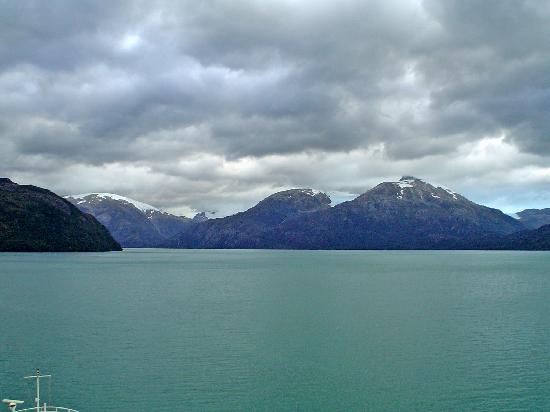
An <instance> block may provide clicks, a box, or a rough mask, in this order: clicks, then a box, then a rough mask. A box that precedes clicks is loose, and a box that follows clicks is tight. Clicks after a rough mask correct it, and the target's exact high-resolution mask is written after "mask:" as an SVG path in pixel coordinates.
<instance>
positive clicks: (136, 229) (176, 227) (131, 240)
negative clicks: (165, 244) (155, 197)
mask: <svg viewBox="0 0 550 412" xmlns="http://www.w3.org/2000/svg"><path fill="white" fill-rule="evenodd" d="M65 198H66V199H67V200H69V201H70V202H71V203H73V204H74V205H76V206H77V207H78V208H79V209H80V210H82V211H83V212H86V213H89V214H91V215H93V216H94V217H95V218H96V219H97V220H99V221H100V222H101V223H102V224H103V225H104V226H105V227H106V228H107V229H108V230H109V232H110V233H111V234H112V235H113V237H114V238H115V239H116V240H117V241H118V242H119V243H120V244H121V245H122V246H123V247H155V246H157V245H158V244H159V243H160V242H162V241H165V240H166V239H168V238H170V237H172V236H174V235H176V234H178V233H180V232H182V231H184V230H185V229H186V228H187V227H188V226H189V224H191V222H192V220H191V219H189V218H187V217H183V216H174V215H172V214H170V213H167V212H164V211H162V210H160V209H158V208H156V207H154V206H151V205H149V204H147V203H143V202H140V201H137V200H134V199H131V198H128V197H125V196H120V195H117V194H114V193H84V194H79V195H70V196H65Z"/></svg>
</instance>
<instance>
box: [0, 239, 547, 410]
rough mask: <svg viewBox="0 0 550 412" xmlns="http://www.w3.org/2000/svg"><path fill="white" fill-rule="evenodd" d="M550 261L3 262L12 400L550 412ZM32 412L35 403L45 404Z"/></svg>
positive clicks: (301, 256) (0, 347) (2, 371)
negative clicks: (37, 396) (38, 390)
mask: <svg viewBox="0 0 550 412" xmlns="http://www.w3.org/2000/svg"><path fill="white" fill-rule="evenodd" d="M549 268H550V254H549V253H544V252H542V253H536V252H533V253H530V252H463V251H460V252H441V251H439V252H410V251H402V252H362V251H169V250H128V251H125V252H121V253H107V254H54V253H52V254H1V255H0V288H1V289H0V398H4V397H15V398H22V399H24V400H25V401H26V404H27V405H28V404H29V403H31V402H32V390H33V389H32V387H29V386H28V385H27V383H26V382H25V381H23V380H22V379H21V377H22V376H23V375H27V374H30V373H31V372H33V370H34V368H35V367H41V368H42V370H43V371H44V372H49V373H52V374H53V375H54V380H53V383H52V388H51V399H50V395H49V392H50V391H49V388H48V385H44V389H43V394H44V398H45V400H46V401H50V400H51V401H52V402H54V403H60V404H62V405H65V406H72V407H75V408H78V409H80V411H81V412H86V411H107V410H115V411H146V410H156V411H172V410H174V411H183V410H185V411H209V410H216V411H217V410H227V411H238V410H246V411H249V410H257V411H264V410H265V411H267V410H269V411H272V410H278V411H279V410H281V411H322V410H327V411H329V410H330V411H336V410H341V411H352V410H398V409H401V410H497V409H506V410H520V409H522V410H549V409H550V270H549ZM28 406H30V405H28Z"/></svg>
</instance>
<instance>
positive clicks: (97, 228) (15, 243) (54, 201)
mask: <svg viewBox="0 0 550 412" xmlns="http://www.w3.org/2000/svg"><path fill="white" fill-rule="evenodd" d="M110 250H121V247H120V245H119V244H118V243H117V242H116V241H115V240H114V239H113V238H112V236H111V235H110V234H109V232H108V231H107V229H106V228H105V227H104V226H103V225H101V224H100V223H99V222H98V221H97V220H96V219H95V218H94V217H93V216H91V215H88V214H85V213H82V212H81V211H80V210H78V209H77V208H76V207H75V206H73V205H72V204H71V203H69V202H68V201H66V200H64V199H63V198H61V197H59V196H57V195H56V194H55V193H52V192H50V191H49V190H46V189H42V188H39V187H36V186H28V185H18V184H16V183H13V182H12V181H11V180H10V179H6V178H0V251H12V252H21V251H22V252H42V251H47V252H76V251H85V252H99V251H110Z"/></svg>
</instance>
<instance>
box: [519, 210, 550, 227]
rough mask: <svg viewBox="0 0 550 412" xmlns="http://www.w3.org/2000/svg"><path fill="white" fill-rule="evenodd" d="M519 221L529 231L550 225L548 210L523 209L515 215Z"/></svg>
mask: <svg viewBox="0 0 550 412" xmlns="http://www.w3.org/2000/svg"><path fill="white" fill-rule="evenodd" d="M516 215H518V217H519V221H520V222H521V223H523V225H524V226H525V227H527V228H529V229H538V228H539V227H541V226H544V225H549V224H550V208H547V209H525V210H522V211H521V212H518V213H516Z"/></svg>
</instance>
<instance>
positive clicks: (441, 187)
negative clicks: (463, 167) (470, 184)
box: [438, 186, 458, 200]
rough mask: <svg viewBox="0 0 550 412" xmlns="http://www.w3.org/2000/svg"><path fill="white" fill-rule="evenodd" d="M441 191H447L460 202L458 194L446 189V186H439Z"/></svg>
mask: <svg viewBox="0 0 550 412" xmlns="http://www.w3.org/2000/svg"><path fill="white" fill-rule="evenodd" d="M438 187H439V188H440V189H443V190H444V191H446V192H447V193H448V194H450V195H451V196H452V197H453V199H454V200H458V197H456V194H457V193H456V192H453V191H452V190H451V189H449V188H448V187H445V186H438Z"/></svg>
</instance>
